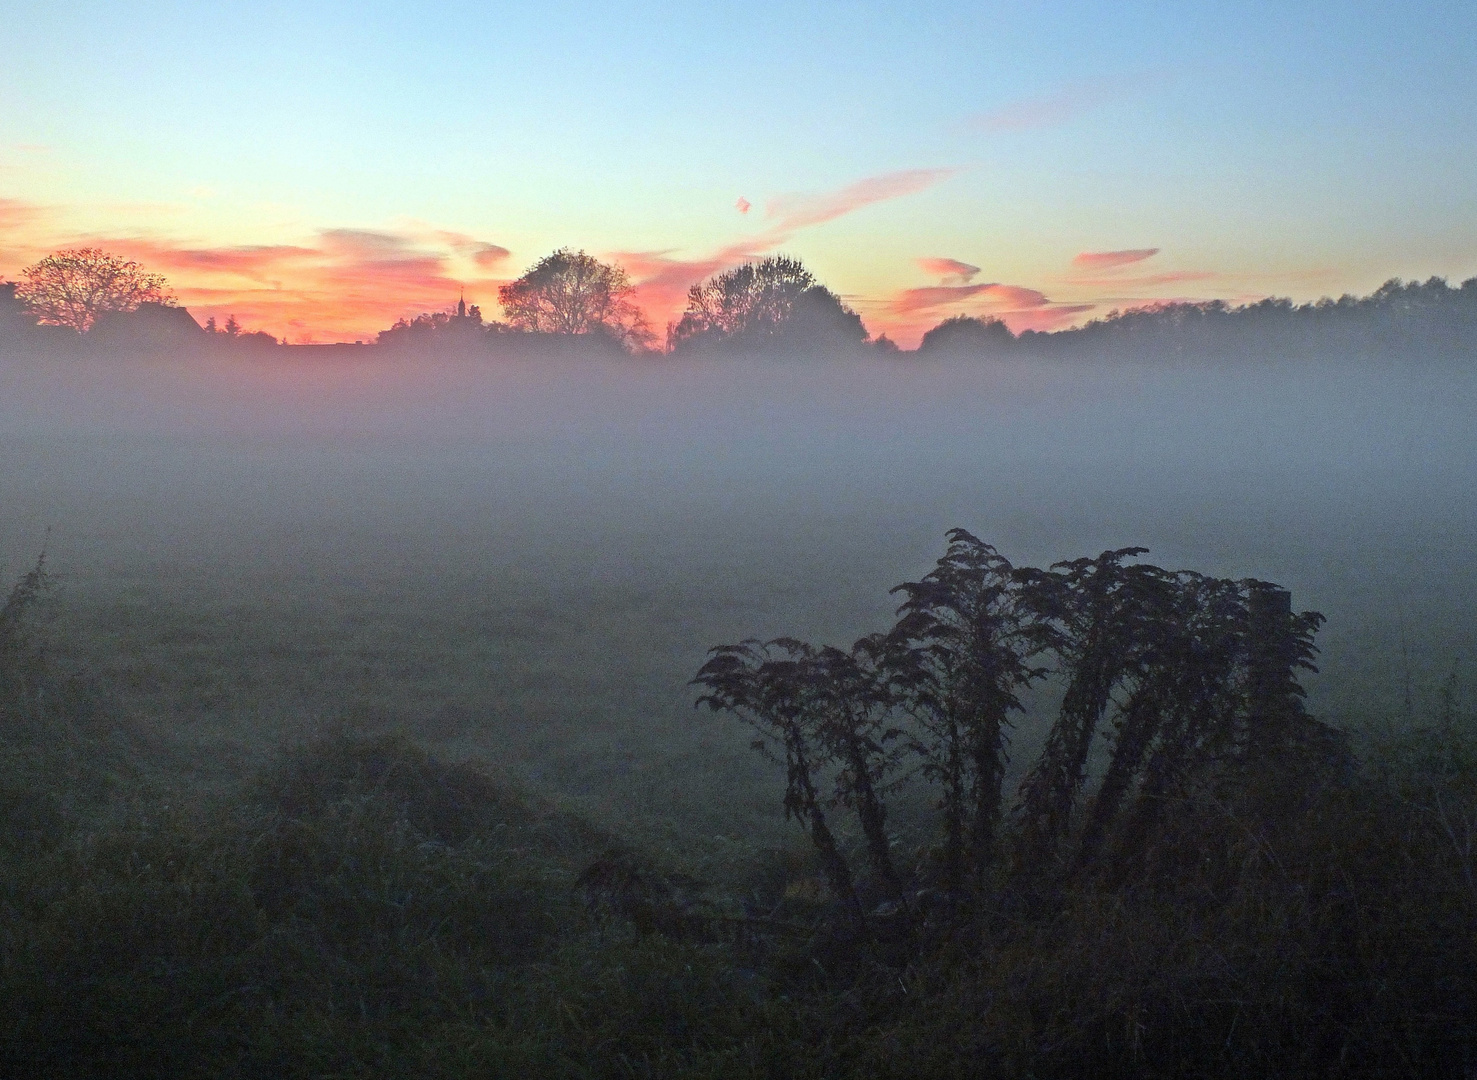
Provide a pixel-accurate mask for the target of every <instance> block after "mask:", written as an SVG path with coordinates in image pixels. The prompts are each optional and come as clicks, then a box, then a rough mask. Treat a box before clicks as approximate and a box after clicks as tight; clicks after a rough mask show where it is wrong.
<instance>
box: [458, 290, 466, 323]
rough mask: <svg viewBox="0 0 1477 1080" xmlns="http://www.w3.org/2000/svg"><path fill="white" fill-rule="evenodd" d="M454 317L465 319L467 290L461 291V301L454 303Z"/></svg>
mask: <svg viewBox="0 0 1477 1080" xmlns="http://www.w3.org/2000/svg"><path fill="white" fill-rule="evenodd" d="M456 317H457V318H458V319H465V318H466V317H467V290H466V289H463V290H462V296H461V299H460V300H458V301H457V302H456Z"/></svg>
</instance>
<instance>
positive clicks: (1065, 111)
mask: <svg viewBox="0 0 1477 1080" xmlns="http://www.w3.org/2000/svg"><path fill="white" fill-rule="evenodd" d="M1159 81H1160V77H1158V76H1154V75H1124V76H1116V77H1110V78H1102V79H1088V80H1083V81H1081V82H1076V83H1072V84H1071V85H1069V86H1065V87H1063V88H1062V89H1060V90H1057V91H1056V92H1054V93H1050V94H1042V95H1039V96H1036V97H1028V98H1021V99H1019V100H1017V101H1011V102H1007V103H1006V104H1004V105H1001V106H999V107H998V108H994V109H990V110H989V111H987V112H982V113H977V114H975V115H974V116H971V117H969V118H968V120H966V124H967V126H968V127H970V128H971V129H973V130H975V131H983V132H989V133H1000V132H1009V131H1031V130H1034V129H1037V128H1047V127H1055V126H1057V125H1059V124H1065V123H1067V122H1068V121H1070V120H1075V119H1076V118H1077V117H1079V116H1081V115H1083V114H1084V113H1087V112H1090V111H1092V110H1093V109H1096V108H1098V107H1099V106H1102V105H1107V104H1109V103H1110V102H1114V101H1119V100H1121V99H1123V98H1126V97H1130V96H1132V95H1133V94H1135V93H1138V92H1140V91H1142V90H1144V89H1146V88H1147V87H1149V86H1151V85H1153V84H1154V83H1156V82H1159Z"/></svg>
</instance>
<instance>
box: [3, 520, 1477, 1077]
mask: <svg viewBox="0 0 1477 1080" xmlns="http://www.w3.org/2000/svg"><path fill="white" fill-rule="evenodd" d="M1137 554H1138V553H1137V552H1136V551H1134V550H1132V549H1128V550H1124V551H1118V552H1107V553H1104V554H1103V555H1102V556H1099V557H1098V558H1096V559H1083V560H1078V561H1076V562H1073V563H1068V564H1062V565H1059V566H1057V567H1053V568H1051V569H1049V570H1036V569H1031V568H1016V567H1012V566H1010V564H1009V563H1007V562H1006V561H1005V560H1004V559H1003V558H1002V557H1001V556H1000V555H999V554H998V553H997V552H995V551H994V550H993V549H992V548H990V547H989V546H988V545H985V544H983V543H981V542H980V541H978V540H977V539H975V538H974V537H972V536H970V535H969V534H967V533H963V532H956V533H954V534H951V544H950V547H949V550H948V552H947V554H946V555H945V557H944V558H943V559H941V560H940V562H939V564H938V567H937V568H936V569H935V571H934V572H933V573H932V574H930V575H928V576H927V577H925V578H924V579H922V580H921V581H918V582H912V583H909V584H906V585H903V586H900V587H899V592H900V598H901V601H902V608H901V610H900V612H899V621H898V622H897V624H896V625H895V626H894V627H893V628H892V629H891V630H890V631H888V632H886V633H879V634H875V635H870V636H868V637H866V638H863V639H862V640H861V641H860V642H858V643H857V644H856V645H855V646H854V647H852V648H851V649H846V650H841V649H834V648H822V647H813V646H810V645H807V644H805V643H803V642H799V641H793V640H787V639H782V640H780V641H776V642H770V643H767V644H766V643H759V642H749V643H744V644H741V645H737V646H730V647H725V648H720V649H718V650H715V651H714V653H713V656H712V660H711V662H710V663H709V664H708V665H707V666H706V667H705V668H704V669H703V671H702V672H701V673H700V674H699V677H698V683H699V685H700V687H701V689H702V691H703V694H704V700H705V703H706V704H707V705H709V706H713V707H715V708H718V709H723V710H728V709H732V710H735V711H737V712H739V713H740V714H741V715H742V716H744V717H745V718H746V719H748V720H749V721H750V722H751V723H752V724H753V725H754V726H755V728H756V729H757V730H756V734H757V735H758V737H759V742H760V744H761V746H762V748H763V749H765V750H766V752H768V753H770V754H771V755H773V756H774V757H775V758H776V759H777V760H778V761H779V762H780V763H781V766H782V768H781V770H780V772H779V774H778V776H777V791H778V790H783V792H784V800H785V807H786V809H787V810H788V811H789V812H790V813H791V814H792V815H793V816H796V817H798V818H799V820H800V822H801V824H802V825H803V826H804V829H805V832H806V834H807V835H808V837H809V839H810V841H811V844H812V848H813V854H812V855H810V856H784V855H781V854H778V853H777V854H776V855H775V856H774V857H773V858H771V859H767V860H763V861H760V862H756V863H754V864H753V865H749V866H745V867H742V868H739V870H740V872H739V873H737V874H736V876H735V879H736V880H740V881H742V882H743V884H742V885H741V886H728V887H725V888H723V889H721V890H720V889H718V888H716V887H713V886H710V885H707V884H705V883H704V882H702V881H697V880H693V879H692V878H689V877H686V876H684V875H683V874H682V873H681V872H680V871H681V868H680V867H678V866H674V865H671V864H669V863H668V862H666V861H664V859H663V858H658V857H656V856H653V855H651V854H649V853H643V852H641V851H637V850H633V849H631V848H630V847H628V846H626V845H625V844H623V843H622V839H621V837H619V836H615V835H611V834H610V833H608V832H606V831H602V830H601V829H598V828H596V827H593V826H592V825H590V824H587V823H585V822H583V821H581V820H579V819H578V818H575V817H573V816H571V815H569V814H566V813H561V812H558V811H556V810H554V809H551V808H548V807H545V806H542V805H538V804H536V803H535V802H534V801H533V800H531V799H529V798H527V797H525V796H523V795H521V794H520V793H519V792H517V791H516V790H513V789H511V788H509V787H508V786H507V785H506V784H503V783H500V782H498V781H496V780H494V779H493V778H492V777H493V774H492V773H491V772H490V771H488V770H485V769H482V768H479V767H478V766H477V765H476V764H475V763H453V762H444V761H439V760H437V759H436V758H434V757H433V756H431V755H429V754H428V753H426V752H425V751H424V750H423V749H421V748H419V747H418V746H416V745H415V744H414V743H413V742H411V741H410V740H408V739H406V738H404V737H402V736H397V735H393V734H384V733H372V732H364V731H356V730H352V729H348V728H345V729H342V730H327V731H325V732H324V733H322V734H321V735H319V736H318V737H316V738H314V739H312V740H310V741H307V742H305V743H302V744H298V745H294V746H291V747H286V748H284V749H283V750H282V751H281V753H280V754H279V755H278V757H277V759H276V760H274V761H272V762H270V763H268V764H266V765H264V766H262V767H261V768H259V769H258V770H257V771H256V772H255V773H254V774H253V775H252V776H250V777H247V778H245V779H244V780H243V781H242V782H241V783H240V784H239V786H236V787H233V788H231V789H230V790H225V791H221V790H211V791H203V790H199V789H196V788H192V787H190V786H188V785H187V784H186V783H185V782H183V781H182V780H181V778H180V773H179V771H178V770H177V769H175V768H172V767H171V757H170V749H169V747H168V746H167V745H165V744H164V742H162V741H161V739H160V737H159V736H158V735H157V734H156V733H154V731H153V729H151V728H149V727H147V726H146V725H144V724H142V723H140V722H138V721H137V720H136V719H135V718H133V717H130V716H128V715H126V714H123V713H122V712H121V711H120V710H119V709H118V708H116V707H115V706H113V705H111V704H110V697H109V694H108V688H107V687H106V686H100V685H96V684H94V683H92V682H89V681H88V680H87V679H86V678H84V677H82V676H81V675H78V674H76V673H68V672H65V671H61V670H58V668H57V666H56V665H54V664H53V663H52V662H50V661H49V660H48V658H47V651H46V647H45V646H46V640H45V633H44V625H43V624H40V623H38V621H37V618H36V616H37V614H38V612H41V611H43V610H44V606H45V605H44V594H45V591H46V587H47V579H46V575H45V574H44V572H43V570H42V568H40V567H38V568H37V569H36V570H35V571H33V572H32V573H31V574H29V575H27V576H26V577H24V578H23V579H22V580H21V581H20V582H19V583H18V584H17V586H16V587H15V589H14V590H13V591H12V592H11V593H10V595H9V599H8V600H7V601H6V603H5V605H4V607H3V609H0V814H3V817H4V822H5V828H4V830H3V833H0V859H3V861H4V866H3V876H0V1010H3V1015H4V1017H5V1024H4V1029H3V1034H0V1072H4V1073H8V1074H16V1075H38V1076H39V1075H48V1076H93V1075H95V1076H160V1075H167V1076H212V1077H215V1076H228V1077H229V1076H240V1077H256V1076H273V1077H276V1076H426V1077H435V1076H447V1077H453V1076H455V1077H460V1076H484V1075H491V1076H499V1075H519V1076H524V1077H531V1076H567V1077H602V1076H609V1077H645V1076H672V1077H677V1076H689V1077H720V1076H721V1077H732V1076H756V1077H760V1076H762V1077H817V1078H819V1077H845V1076H858V1077H861V1076H866V1077H889V1076H895V1077H905V1076H906V1077H918V1076H941V1077H943V1076H1006V1077H1026V1076H1034V1077H1051V1076H1060V1077H1076V1076H1136V1077H1137V1076H1150V1077H1157V1076H1164V1077H1170V1076H1174V1077H1192V1076H1193V1077H1202V1076H1226V1077H1231V1076H1235V1077H1243V1076H1244V1077H1268V1076H1312V1075H1317V1076H1341V1075H1347V1076H1368V1075H1378V1076H1444V1075H1453V1076H1460V1075H1463V1073H1464V1072H1469V1071H1470V1070H1471V1069H1472V1068H1473V1066H1474V1065H1477V1031H1474V1030H1473V1022H1474V1019H1477V876H1474V869H1477V868H1474V861H1473V860H1474V855H1477V852H1474V847H1473V846H1474V843H1477V771H1474V770H1477V732H1474V725H1473V721H1472V718H1471V717H1470V716H1468V715H1467V714H1466V713H1465V712H1464V711H1463V710H1462V709H1461V708H1460V703H1459V701H1458V695H1457V686H1456V683H1455V680H1453V681H1452V683H1451V684H1450V685H1449V686H1448V689H1447V692H1446V693H1445V695H1444V696H1443V701H1442V706H1441V709H1440V711H1439V712H1438V714H1437V715H1435V716H1433V717H1430V718H1428V720H1427V722H1426V723H1425V724H1423V725H1422V724H1405V725H1402V727H1401V729H1400V730H1399V732H1398V733H1393V734H1392V733H1386V734H1376V735H1365V736H1361V738H1360V739H1359V740H1357V741H1351V739H1350V738H1349V737H1347V736H1345V735H1343V734H1340V733H1338V732H1335V731H1332V730H1331V729H1329V728H1328V727H1326V726H1324V725H1323V724H1321V723H1319V722H1318V721H1317V720H1316V719H1315V718H1313V717H1311V716H1309V715H1308V714H1307V713H1306V712H1305V710H1304V709H1303V707H1302V703H1301V696H1300V692H1299V689H1298V686H1297V682H1296V679H1295V677H1294V676H1295V674H1296V672H1297V670H1298V669H1299V667H1301V666H1305V665H1307V664H1308V663H1309V662H1310V660H1311V658H1312V656H1313V647H1312V645H1313V632H1314V631H1315V630H1316V628H1317V625H1318V622H1319V621H1320V620H1319V618H1318V616H1316V615H1313V614H1311V613H1303V614H1298V613H1295V612H1294V611H1292V609H1291V607H1290V605H1289V603H1288V598H1287V594H1286V593H1284V592H1282V591H1281V590H1279V589H1277V588H1276V587H1275V586H1272V585H1270V584H1268V583H1264V582H1255V581H1245V582H1242V581H1225V580H1220V579H1213V578H1205V577H1202V576H1199V575H1195V574H1189V573H1171V572H1168V571H1164V570H1160V569H1158V568H1156V567H1152V566H1148V565H1145V564H1142V563H1140V562H1138V561H1136V555H1137ZM1033 686H1034V687H1035V690H1030V689H1029V688H1031V687H1033ZM1027 692H1032V693H1039V694H1046V695H1048V696H1049V697H1050V699H1051V700H1052V701H1054V702H1055V703H1056V704H1055V706H1054V711H1055V714H1056V719H1055V722H1054V724H1053V725H1052V727H1051V730H1050V732H1049V734H1048V735H1047V737H1046V739H1045V741H1044V743H1043V744H1042V749H1041V752H1040V754H1039V756H1038V757H1037V758H1036V759H1035V760H1034V762H1033V763H1032V764H1031V766H1030V767H1029V768H1028V769H1027V771H1026V773H1025V781H1024V783H1023V784H1022V785H1021V787H1020V789H1019V792H1018V794H1013V793H1012V792H1010V791H1008V790H1007V789H1006V787H1005V782H1004V776H1005V758H1006V754H1007V752H1008V750H1009V747H1010V739H1009V736H1010V726H1009V725H1010V721H1011V718H1012V716H1014V715H1016V714H1017V713H1018V712H1019V709H1018V708H1017V705H1018V701H1019V699H1020V698H1021V696H1022V695H1024V694H1026V693H1027ZM712 797H713V798H714V799H718V800H721V799H722V798H723V793H722V792H721V791H718V792H713V793H712Z"/></svg>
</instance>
